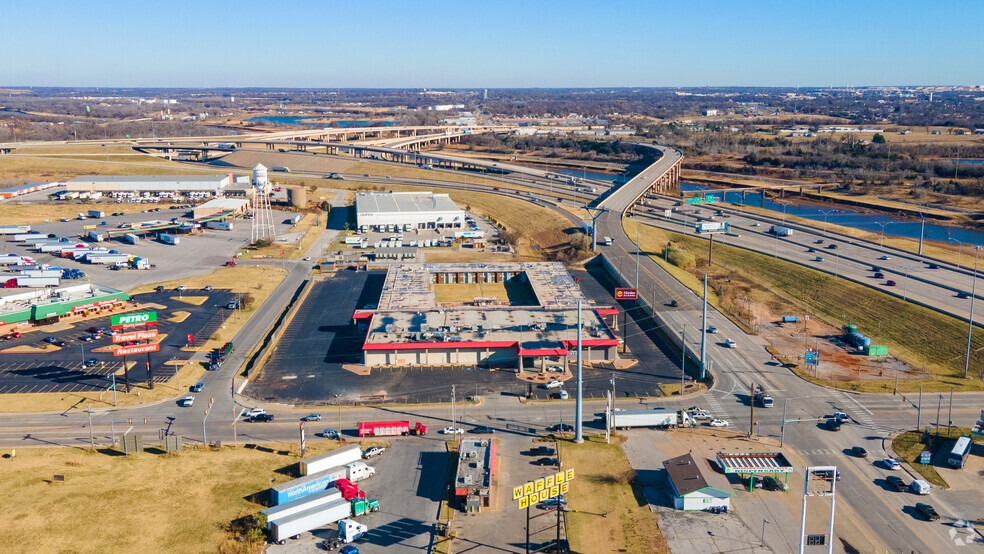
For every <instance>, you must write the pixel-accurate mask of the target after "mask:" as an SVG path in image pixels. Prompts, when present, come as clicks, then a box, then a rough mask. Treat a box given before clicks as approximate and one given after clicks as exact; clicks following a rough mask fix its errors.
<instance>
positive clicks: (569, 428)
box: [547, 423, 574, 433]
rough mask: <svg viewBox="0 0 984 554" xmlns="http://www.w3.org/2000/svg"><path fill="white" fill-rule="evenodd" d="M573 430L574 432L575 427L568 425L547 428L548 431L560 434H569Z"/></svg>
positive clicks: (559, 424) (561, 424)
mask: <svg viewBox="0 0 984 554" xmlns="http://www.w3.org/2000/svg"><path fill="white" fill-rule="evenodd" d="M573 430H574V426H573V425H568V424H566V423H558V424H557V425H551V426H550V427H547V431H559V432H565V433H569V432H571V431H573Z"/></svg>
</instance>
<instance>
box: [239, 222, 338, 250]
mask: <svg viewBox="0 0 984 554" xmlns="http://www.w3.org/2000/svg"><path fill="white" fill-rule="evenodd" d="M324 231H325V214H324V213H323V212H317V213H309V214H304V217H302V218H301V220H300V221H299V222H297V224H296V225H292V226H291V227H290V229H288V230H287V231H286V232H287V233H290V234H293V233H304V236H302V237H301V240H299V241H298V242H297V244H271V245H270V246H264V247H263V248H255V249H250V250H249V251H248V253H247V254H245V257H246V258H248V259H249V258H252V257H253V256H273V257H274V258H276V259H280V258H281V257H284V258H287V259H297V258H300V257H301V256H303V255H304V253H305V252H307V250H308V248H311V245H312V244H314V241H315V240H317V239H318V237H319V236H321V233H323V232H324ZM281 250H283V252H284V255H283V256H281V255H280V251H281Z"/></svg>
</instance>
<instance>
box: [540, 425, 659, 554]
mask: <svg viewBox="0 0 984 554" xmlns="http://www.w3.org/2000/svg"><path fill="white" fill-rule="evenodd" d="M557 445H558V448H559V455H560V459H561V460H563V462H564V467H565V468H574V471H575V477H574V482H573V483H572V484H571V489H570V492H569V493H568V495H567V501H568V503H569V505H570V507H571V508H573V509H575V510H577V512H572V513H569V514H568V515H567V522H568V526H569V528H568V531H567V537H568V539H569V540H570V543H571V547H572V548H573V549H574V550H576V551H577V552H647V553H658V552H667V550H666V540H665V539H664V538H663V536H662V535H661V533H660V531H659V527H657V526H656V521H657V518H656V515H655V514H653V513H652V512H651V511H650V510H649V506H648V505H647V504H646V502H645V500H644V497H643V495H642V491H641V490H636V488H635V482H636V481H635V471H634V470H633V469H632V467H631V466H629V461H628V460H627V459H626V458H625V453H624V452H622V447H621V446H620V445H619V444H618V443H617V441H616V442H615V443H614V444H605V438H604V436H600V435H590V436H585V441H584V444H580V445H575V444H573V443H572V442H570V441H564V440H560V441H558V442H557ZM600 514H608V515H607V517H600Z"/></svg>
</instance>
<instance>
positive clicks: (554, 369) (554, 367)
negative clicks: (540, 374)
mask: <svg viewBox="0 0 984 554" xmlns="http://www.w3.org/2000/svg"><path fill="white" fill-rule="evenodd" d="M547 371H552V372H554V373H563V372H564V368H562V367H560V366H559V365H552V366H549V367H547Z"/></svg>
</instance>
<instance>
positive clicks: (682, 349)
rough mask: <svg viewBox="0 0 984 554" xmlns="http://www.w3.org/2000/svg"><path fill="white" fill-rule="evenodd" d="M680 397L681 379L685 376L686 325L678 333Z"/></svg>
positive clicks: (681, 393)
mask: <svg viewBox="0 0 984 554" xmlns="http://www.w3.org/2000/svg"><path fill="white" fill-rule="evenodd" d="M680 352H681V354H680V396H681V397H682V396H683V379H684V377H685V376H686V375H687V324H686V323H684V324H683V331H681V332H680Z"/></svg>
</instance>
